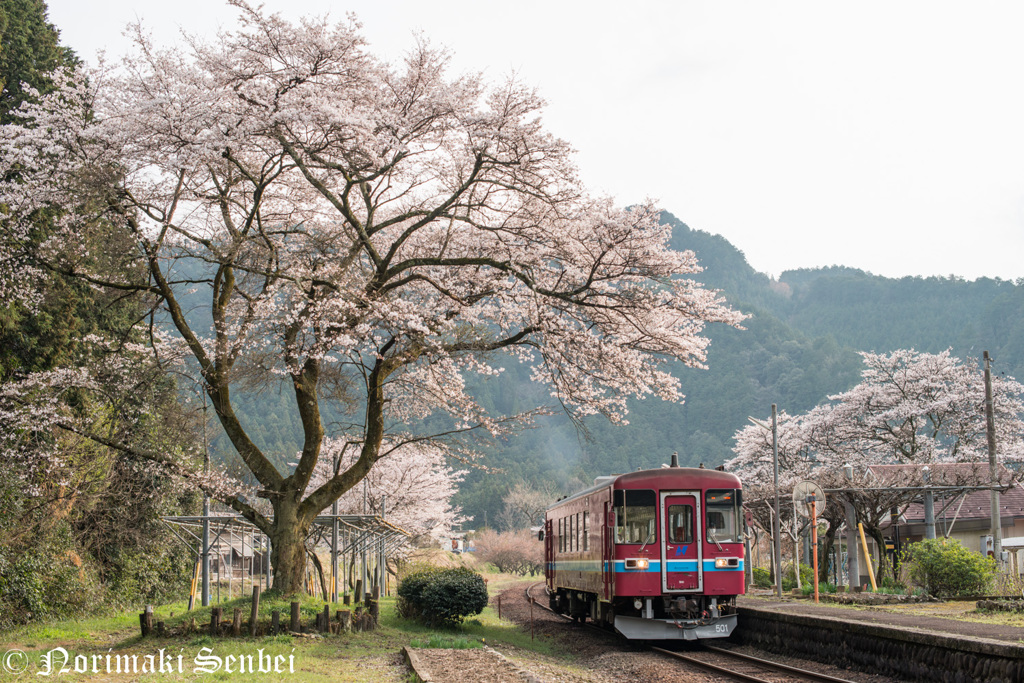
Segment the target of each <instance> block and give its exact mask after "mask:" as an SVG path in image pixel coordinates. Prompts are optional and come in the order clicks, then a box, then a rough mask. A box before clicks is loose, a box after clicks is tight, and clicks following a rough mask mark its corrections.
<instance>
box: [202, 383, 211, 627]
mask: <svg viewBox="0 0 1024 683" xmlns="http://www.w3.org/2000/svg"><path fill="white" fill-rule="evenodd" d="M208 422H209V420H208V419H207V415H206V391H205V390H203V453H204V456H203V463H204V465H205V470H206V474H209V473H210V442H209V440H208V438H207V436H206V425H207V424H208ZM200 561H201V562H202V565H203V567H202V569H203V586H202V591H203V594H202V596H201V600H202V605H203V607H207V606H209V604H210V496H209V495H208V494H207V493H205V492H204V493H203V548H202V556H201V557H200Z"/></svg>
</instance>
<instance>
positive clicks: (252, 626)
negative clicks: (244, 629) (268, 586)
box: [249, 586, 260, 637]
mask: <svg viewBox="0 0 1024 683" xmlns="http://www.w3.org/2000/svg"><path fill="white" fill-rule="evenodd" d="M259 620H260V587H259V586H253V587H252V612H251V613H250V615H249V635H250V636H253V637H255V636H256V625H257V624H258V623H259Z"/></svg>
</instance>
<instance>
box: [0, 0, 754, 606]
mask: <svg viewBox="0 0 1024 683" xmlns="http://www.w3.org/2000/svg"><path fill="white" fill-rule="evenodd" d="M231 4H232V5H234V6H235V7H237V8H238V10H239V14H240V25H239V27H238V28H237V29H236V30H234V31H231V32H227V33H224V34H223V35H221V36H220V37H219V38H218V40H216V41H215V42H213V43H210V44H207V43H204V42H202V41H201V40H200V39H198V38H192V39H189V41H188V47H187V49H159V48H157V47H156V46H154V45H153V44H152V43H151V41H150V40H149V38H148V37H147V35H146V34H145V33H144V31H143V30H142V29H141V28H140V27H136V29H135V42H136V50H135V52H134V54H133V55H132V56H130V57H129V58H127V59H126V60H125V61H124V63H123V64H121V65H119V66H117V67H111V68H108V67H100V68H97V69H93V70H91V71H88V72H68V71H63V72H57V73H55V74H54V76H53V78H54V83H55V85H56V86H57V87H56V90H55V91H54V92H53V93H51V94H45V95H42V94H41V95H38V96H37V97H36V102H35V103H34V104H30V105H26V106H24V107H23V108H22V109H21V111H20V122H19V123H16V124H12V125H9V126H5V127H4V128H3V131H2V133H0V155H2V157H3V163H4V164H5V165H6V167H9V168H12V169H17V173H16V174H14V175H12V176H11V177H9V178H8V179H7V180H6V181H5V182H4V183H3V184H2V186H0V202H2V203H3V204H4V205H5V206H6V210H7V211H8V217H7V218H8V220H6V221H4V223H3V228H2V229H3V231H4V234H3V235H2V238H3V239H0V249H2V250H4V253H3V254H0V261H8V260H10V259H8V258H7V257H8V256H10V254H12V253H16V255H17V256H18V257H19V258H20V259H23V260H25V261H26V262H28V263H31V264H33V266H34V267H35V268H39V269H43V270H49V271H54V272H59V273H63V274H66V275H68V276H73V277H76V278H80V279H82V280H84V281H86V282H88V283H90V284H91V285H93V286H95V287H97V288H101V289H107V290H116V291H120V292H124V293H125V294H126V295H138V296H144V297H148V298H149V299H150V300H151V301H152V304H153V306H154V309H155V310H158V311H159V315H154V316H152V317H151V318H150V319H149V320H148V321H147V324H149V325H151V326H153V327H154V328H156V329H157V330H158V331H167V332H170V333H172V334H173V336H174V337H175V338H176V339H177V340H178V341H179V342H180V346H181V347H183V348H184V349H185V350H186V351H187V353H188V357H189V363H190V364H191V365H190V367H195V368H197V372H198V375H199V381H200V382H201V386H202V387H203V390H204V391H205V392H206V394H207V395H208V397H209V400H210V402H211V405H212V408H213V411H214V412H215V414H216V416H217V418H218V420H219V421H220V424H221V425H222V426H223V428H224V431H225V432H226V434H227V436H228V438H229V439H230V441H231V443H232V445H233V446H234V449H235V450H236V451H237V453H238V455H239V457H240V458H241V460H242V461H243V462H244V463H245V465H246V467H247V468H248V469H249V470H250V472H251V474H252V477H253V479H254V480H255V481H256V482H258V491H257V492H256V495H258V496H261V497H263V498H266V499H267V501H268V503H269V505H270V507H271V509H272V514H267V513H264V512H261V510H260V509H259V506H257V505H255V504H254V501H253V497H252V495H240V494H239V493H237V492H236V493H230V492H226V491H224V490H220V491H218V495H219V496H220V497H221V499H222V500H224V501H225V502H226V503H227V504H229V505H230V506H231V507H233V508H234V509H235V510H237V511H239V512H240V513H241V514H242V515H244V516H245V517H246V518H247V519H249V520H251V521H252V522H253V523H254V524H255V525H256V526H257V527H259V528H260V529H261V530H262V531H264V532H265V533H266V534H267V535H268V536H269V537H270V538H271V541H272V545H273V548H272V561H273V564H274V567H275V572H276V573H275V583H274V585H275V588H279V589H282V590H284V591H286V592H297V591H299V590H301V588H302V578H303V567H304V565H305V554H304V542H303V539H304V537H305V535H306V533H307V531H308V529H309V528H310V525H311V523H312V521H313V519H314V518H315V517H316V515H317V514H319V513H320V512H321V511H322V510H324V509H325V508H327V507H328V506H329V505H330V504H331V503H332V502H333V501H334V500H336V499H338V498H339V497H341V496H343V495H344V494H346V492H348V491H350V490H352V489H353V487H354V486H355V485H356V484H357V483H358V482H359V481H361V480H362V479H363V477H365V476H367V474H368V473H370V472H371V468H372V467H373V465H374V463H375V462H377V461H378V460H379V459H380V458H381V457H383V456H384V455H385V453H386V451H387V450H389V449H390V450H393V451H394V453H395V455H396V457H404V456H400V455H399V454H400V453H402V452H403V451H401V448H402V446H403V445H404V444H407V443H413V442H415V443H421V444H429V445H430V446H431V447H432V448H434V449H437V450H438V452H440V453H442V454H444V455H445V456H454V457H461V458H468V457H471V456H472V454H473V448H472V441H471V439H470V437H471V436H472V435H474V434H476V433H478V432H480V431H481V430H484V431H486V432H487V433H489V434H491V435H493V436H501V435H503V434H506V433H508V432H509V431H510V430H511V429H513V428H516V427H519V426H523V425H524V424H528V423H529V421H530V419H531V417H532V416H533V415H535V414H536V411H527V412H525V413H521V414H516V415H502V416H495V415H489V414H487V412H486V411H485V410H483V409H482V408H481V406H480V405H478V403H477V402H476V401H475V400H474V399H473V397H472V395H471V393H470V391H469V390H468V389H467V379H468V378H470V377H471V376H472V375H477V376H482V377H491V376H496V375H500V373H501V369H502V368H501V365H500V363H502V362H508V361H513V362H515V361H518V362H524V363H529V364H530V365H531V367H532V373H533V374H532V376H533V379H534V380H535V381H537V382H541V383H544V384H545V385H547V386H548V387H550V394H551V397H552V401H553V402H554V403H555V404H557V405H560V406H561V407H562V408H563V409H564V410H566V411H567V412H568V413H569V414H570V415H572V416H574V417H577V418H578V417H582V416H585V415H592V414H601V415H605V416H607V417H608V418H609V419H611V420H613V421H616V422H623V421H624V420H625V416H626V402H627V400H628V399H629V398H630V397H641V398H642V397H645V396H656V397H658V398H661V399H665V400H681V398H682V395H681V392H680V385H679V382H678V380H677V379H676V378H674V377H673V376H672V375H671V374H670V372H669V369H668V366H669V364H670V363H672V362H675V361H681V362H683V363H684V364H686V365H690V366H699V365H701V364H702V362H703V360H704V358H705V348H706V345H707V339H706V338H704V337H702V336H701V332H702V330H703V327H704V325H705V324H706V323H708V322H723V323H727V324H733V325H735V324H738V323H739V321H740V320H741V317H742V316H740V315H739V314H737V313H735V312H733V311H731V310H730V309H728V308H727V307H726V306H725V305H724V303H723V302H722V301H721V299H720V298H719V297H718V295H717V294H716V293H715V292H711V291H708V290H705V289H703V288H702V287H701V286H700V285H698V284H696V283H695V282H693V281H692V280H690V279H688V278H687V277H686V275H687V274H692V273H696V272H698V271H699V266H698V265H697V262H696V259H695V257H694V254H693V253H692V252H677V251H674V250H672V249H671V248H670V247H669V246H668V241H669V237H670V235H669V232H668V229H667V228H665V227H663V226H661V225H660V224H659V222H658V220H657V213H656V211H654V210H653V208H652V207H651V206H649V205H644V206H639V207H636V208H633V209H631V210H622V209H618V208H615V207H614V206H612V204H611V203H610V202H609V201H607V200H604V199H597V198H592V197H590V196H589V195H588V194H587V193H586V192H585V191H584V189H583V188H582V187H581V185H580V183H579V181H578V179H577V174H576V169H575V167H574V165H573V163H572V160H571V156H572V153H571V150H570V148H569V146H568V145H567V144H566V143H565V142H563V141H561V140H559V139H557V138H555V137H553V136H552V135H550V134H549V133H547V132H546V131H545V130H544V128H543V127H542V125H541V121H540V111H541V106H542V102H541V100H540V98H539V97H538V96H537V95H536V93H535V92H533V91H532V90H531V89H529V88H526V87H524V86H522V85H521V84H519V83H517V82H515V81H508V82H505V83H502V84H500V85H497V86H491V85H488V84H485V83H484V82H483V81H482V80H481V78H480V77H479V76H475V75H468V76H458V77H451V76H449V75H448V73H447V68H446V67H447V61H448V57H447V55H446V53H445V52H444V51H442V50H437V49H435V48H433V47H431V46H430V45H429V44H427V43H426V42H425V41H421V42H420V43H419V44H417V45H416V46H415V47H414V48H413V49H412V50H411V52H410V53H409V54H408V55H407V56H406V57H405V59H404V60H403V61H402V62H401V63H399V64H397V65H392V64H387V63H384V62H382V61H380V60H379V59H377V58H375V57H374V56H373V55H372V54H370V53H369V52H368V51H367V49H366V45H365V42H364V40H363V38H362V37H361V35H360V33H359V25H358V23H357V22H356V21H355V20H354V19H350V20H348V21H347V22H343V23H340V24H332V23H330V22H328V21H327V20H326V19H304V20H302V21H300V22H299V23H297V24H296V23H290V22H288V21H286V20H284V19H282V18H281V17H279V16H277V15H267V14H265V13H264V12H263V11H262V10H261V9H258V8H253V7H251V6H249V5H248V4H246V3H245V2H244V1H243V0H232V2H231ZM44 210H45V211H50V210H54V211H58V212H59V215H58V217H57V218H56V219H55V221H54V228H53V234H52V236H50V237H49V238H48V239H46V240H44V241H42V242H41V243H39V242H38V241H35V242H34V241H33V240H32V239H31V220H30V218H31V216H32V215H33V214H34V213H36V212H38V211H44ZM110 236H112V237H110ZM83 237H86V238H88V239H83ZM85 244H89V245H100V246H96V247H90V249H92V250H93V251H90V250H89V249H86V248H85V247H84V246H83V245H85ZM104 244H108V245H110V246H111V247H112V248H111V249H109V250H106V251H103V249H102V245H104ZM126 245H127V246H126ZM115 247H116V248H115ZM97 249H99V250H101V251H103V253H99V254H98V253H96V252H95V250H97ZM197 271H198V273H199V274H196V272H197ZM14 275H15V274H12V275H11V277H10V278H8V280H9V281H8V282H5V283H4V284H3V286H2V287H0V292H2V293H3V294H4V295H5V296H8V297H25V298H27V297H28V296H29V295H30V294H31V286H30V283H29V284H27V280H26V278H29V277H30V276H31V272H29V271H25V272H24V273H21V274H20V275H19V277H15V276H14ZM187 290H195V291H196V292H197V293H198V295H203V296H205V297H206V300H207V304H206V305H205V314H206V316H207V317H208V318H209V319H212V324H210V325H206V324H204V323H199V322H197V320H199V319H202V318H203V316H197V315H196V314H195V311H190V310H187V309H186V305H185V303H184V298H183V297H184V296H185V292H186V291H187ZM160 347H161V345H160V344H154V345H153V349H154V350H155V351H158V350H159V348H160ZM81 372H82V373H83V377H82V380H81V383H82V384H83V385H87V384H88V382H89V381H91V380H90V379H89V377H88V375H89V373H88V371H87V369H84V368H83V369H82V370H81ZM26 381H35V382H37V383H40V382H43V380H42V379H36V380H26ZM281 381H283V382H285V383H287V385H288V386H289V387H290V390H291V391H292V392H293V393H294V399H295V407H296V411H297V413H298V416H299V418H300V420H301V424H302V429H303V435H304V441H303V446H302V451H301V453H300V455H299V458H298V462H297V465H296V466H295V467H294V469H293V470H292V471H287V472H283V471H281V470H280V469H279V467H277V466H275V464H274V462H275V459H274V458H273V457H271V456H272V455H273V454H268V453H264V452H263V451H262V450H261V449H260V448H259V447H258V446H257V444H256V443H254V441H253V440H252V438H251V437H250V434H249V432H248V431H247V430H246V426H245V425H244V424H243V423H242V421H241V420H240V419H239V417H238V415H236V413H235V410H234V408H233V402H232V401H233V392H237V391H238V390H240V389H253V388H259V387H261V386H267V385H270V384H273V383H276V382H281ZM89 387H90V388H91V389H92V390H95V391H101V390H103V387H101V386H99V385H96V384H93V385H89ZM326 404H335V405H338V406H340V407H341V408H347V410H348V413H347V414H348V416H349V417H350V419H349V420H348V421H347V422H343V423H342V422H337V423H334V424H331V425H329V426H328V425H325V421H324V419H323V413H322V410H323V407H324V405H326ZM541 408H542V407H540V406H538V409H541ZM428 424H429V425H432V426H431V427H429V428H428V427H427V426H426V425H428ZM438 425H440V426H438ZM53 426H54V428H59V429H65V430H67V429H77V430H78V431H80V432H82V433H83V434H87V435H89V436H91V437H97V438H104V439H106V441H105V443H106V444H107V445H108V446H110V447H113V448H117V449H120V450H121V451H122V452H124V453H126V454H128V453H130V454H132V455H133V456H136V457H153V458H156V459H160V458H161V457H162V455H161V454H154V453H148V452H145V451H144V450H143V449H141V448H139V447H137V446H136V445H135V444H132V443H120V442H118V441H117V439H116V438H108V437H105V436H103V435H101V434H98V433H96V432H95V431H94V430H92V429H90V428H89V426H88V425H81V424H78V423H76V422H75V421H74V420H73V419H72V418H71V417H68V416H63V417H61V418H60V419H59V420H57V419H55V420H54V422H53ZM328 432H330V436H332V437H333V438H336V439H339V440H340V443H342V444H343V447H348V448H352V449H355V451H356V452H357V453H358V455H357V456H356V457H355V459H354V461H352V462H351V464H350V465H348V466H347V467H346V468H344V469H339V471H337V472H336V473H333V474H332V476H331V477H330V478H328V479H327V480H326V481H324V482H323V483H322V484H320V485H319V486H317V487H315V488H313V489H312V490H309V483H310V481H311V477H312V475H313V472H314V469H315V468H316V465H317V463H318V462H320V459H321V454H322V451H323V445H324V438H325V435H326V434H327V433H328ZM385 443H387V444H389V446H387V447H385V446H384V444H385ZM346 452H347V451H346ZM409 453H410V456H409V457H415V456H414V455H412V453H414V451H409ZM40 457H42V456H40ZM285 459H287V458H280V459H279V460H278V461H282V460H285Z"/></svg>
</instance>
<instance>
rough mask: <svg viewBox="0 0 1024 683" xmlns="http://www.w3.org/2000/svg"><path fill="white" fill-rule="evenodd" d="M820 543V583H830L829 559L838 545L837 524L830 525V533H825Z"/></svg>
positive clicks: (819, 538) (820, 538)
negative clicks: (836, 544)
mask: <svg viewBox="0 0 1024 683" xmlns="http://www.w3.org/2000/svg"><path fill="white" fill-rule="evenodd" d="M818 543H819V545H820V547H819V549H818V582H819V583H828V582H829V581H828V558H829V556H830V554H831V553H832V549H833V548H834V547H835V543H836V525H835V524H833V523H831V522H830V523H829V527H828V531H826V532H825V536H824V538H822V537H821V536H819V537H818ZM836 583H837V584H838V583H839V582H838V581H836Z"/></svg>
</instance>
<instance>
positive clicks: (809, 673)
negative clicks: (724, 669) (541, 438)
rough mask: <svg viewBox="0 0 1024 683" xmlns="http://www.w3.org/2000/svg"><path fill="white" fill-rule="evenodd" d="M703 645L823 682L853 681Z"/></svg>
mask: <svg viewBox="0 0 1024 683" xmlns="http://www.w3.org/2000/svg"><path fill="white" fill-rule="evenodd" d="M702 645H704V648H705V649H707V650H710V651H712V652H717V653H720V654H724V655H727V656H729V657H736V658H738V659H743V660H746V661H748V662H753V663H754V664H758V665H761V666H767V667H770V668H772V669H776V670H778V671H784V672H786V673H792V674H796V675H798V676H804V677H806V678H810V679H813V680H815V681H822V682H823V683H851V681H849V680H847V679H845V678H837V677H835V676H830V675H828V674H823V673H819V672H817V671H809V670H807V669H799V668H797V667H795V666H789V665H788V664H782V663H780V662H773V661H772V660H770V659H761V658H759V657H753V656H751V655H748V654H744V653H742V652H734V651H733V650H727V649H725V648H722V647H717V646H715V645H710V644H707V643H702Z"/></svg>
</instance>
